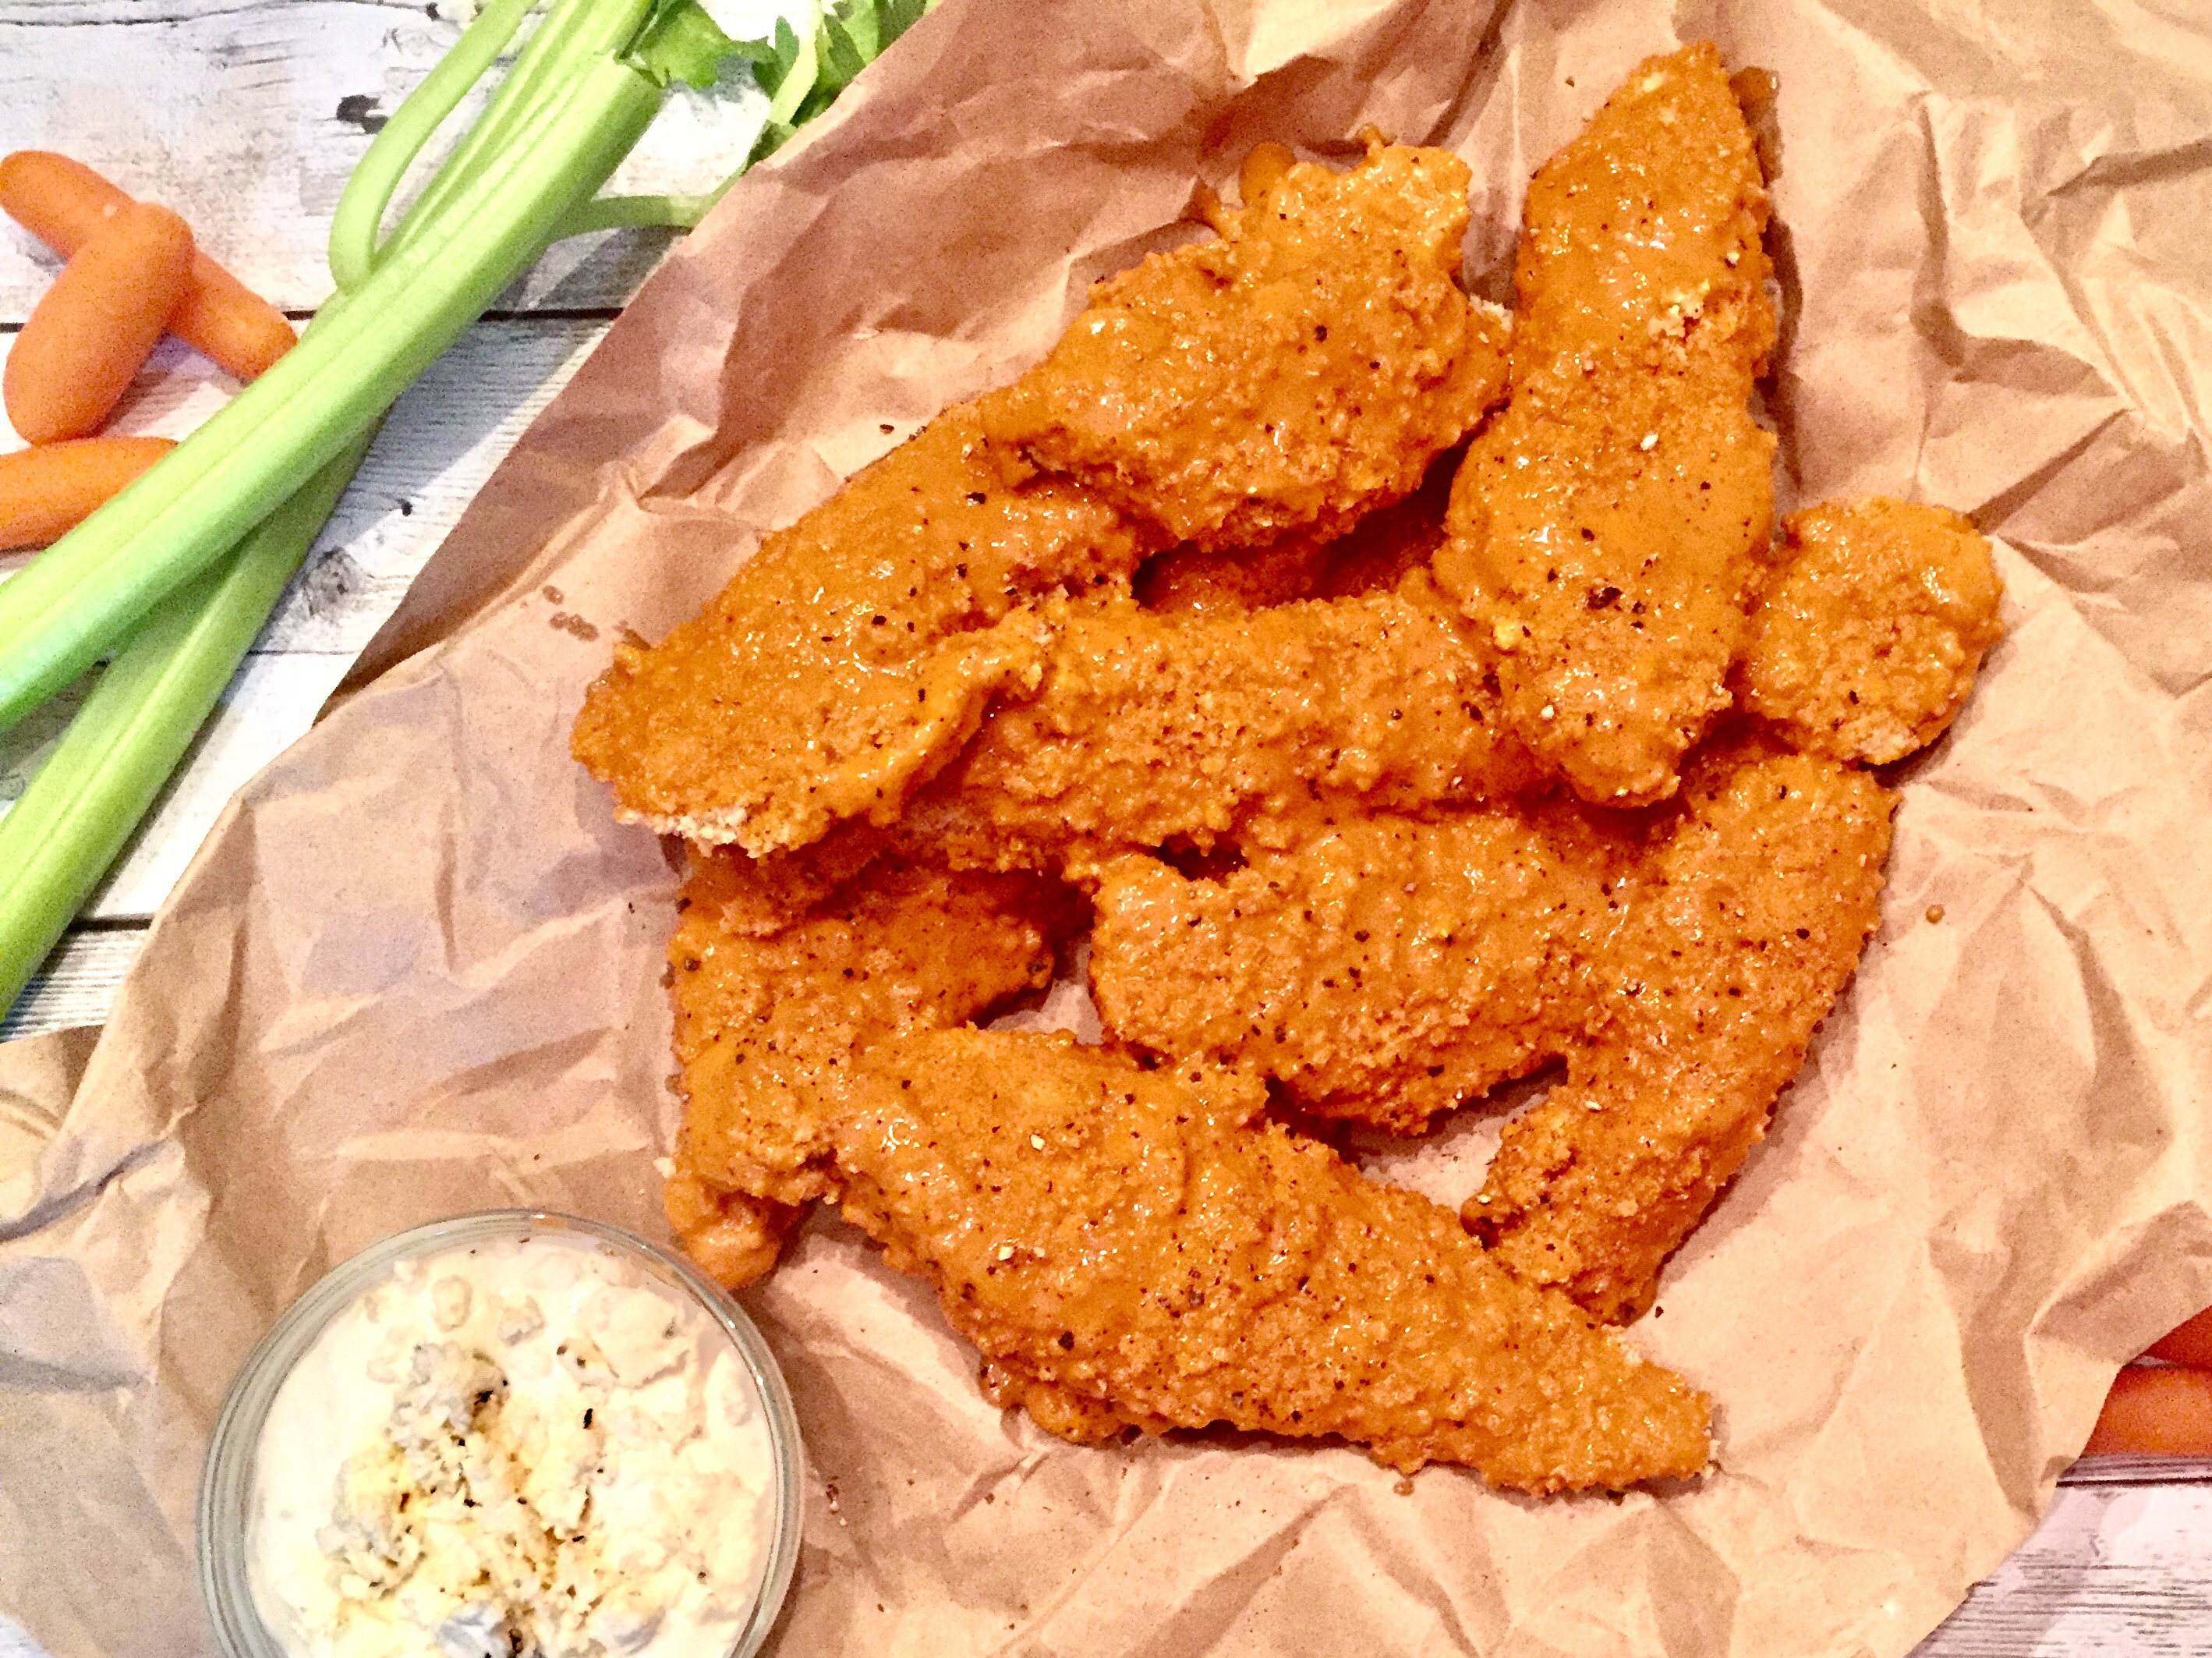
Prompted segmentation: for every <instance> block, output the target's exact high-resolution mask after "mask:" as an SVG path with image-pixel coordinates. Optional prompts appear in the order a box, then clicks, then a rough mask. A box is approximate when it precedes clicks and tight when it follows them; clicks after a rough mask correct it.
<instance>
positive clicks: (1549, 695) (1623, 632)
mask: <svg viewBox="0 0 2212 1658" xmlns="http://www.w3.org/2000/svg"><path fill="white" fill-rule="evenodd" d="M1766 205H1767V204H1766V192H1765V188H1764V186H1762V184H1761V182H1760V179H1759V162H1758V159H1757V157H1756V155H1754V153H1753V146H1752V140H1751V135H1750V134H1749V132H1748V131H1746V129H1745V126H1744V120H1743V113H1742V111H1741V109H1740V108H1739V107H1737V104H1736V101H1735V94H1733V93H1732V92H1731V91H1730V89H1729V81H1728V77H1727V76H1726V74H1725V73H1724V72H1723V69H1722V67H1721V63H1720V59H1719V57H1718V55H1717V53H1716V52H1714V50H1713V48H1712V46H1711V45H1710V44H1702V45H1699V46H1690V47H1686V48H1685V49H1684V50H1682V51H1680V52H1676V53H1674V55H1673V56H1672V57H1668V58H1651V59H1649V60H1647V61H1646V62H1645V63H1644V64H1641V65H1640V66H1638V69H1637V70H1636V71H1635V72H1634V73H1633V74H1632V75H1631V76H1629V79H1628V82H1627V84H1626V86H1624V87H1623V88H1621V89H1620V91H1619V92H1617V93H1615V94H1613V97H1612V98H1611V99H1610V100H1609V101H1607V103H1606V105H1605V107H1603V108H1602V109H1601V110H1600V111H1599V112H1598V113H1597V115H1596V117H1595V119H1593V120H1592V121H1591V122H1590V124H1589V127H1588V128H1587V129H1586V130H1585V131H1583V134H1582V136H1581V137H1577V139H1576V140H1575V141H1574V142H1573V143H1571V144H1569V145H1568V146H1567V147H1566V148H1565V149H1563V150H1561V151H1560V152H1559V154H1558V155H1555V156H1553V158H1552V159H1551V160H1550V161H1549V162H1546V163H1545V165H1544V167H1543V168H1542V169H1541V171H1540V172H1539V173H1538V174H1536V177H1535V179H1534V181H1533V182H1532V183H1531V184H1530V185H1529V186H1528V206H1527V214H1526V220H1525V224H1524V229H1523V231H1522V239H1521V248H1520V254H1519V258H1518V260H1517V263H1516V268H1515V272H1514V281H1515V287H1516V292H1517V294H1518V296H1519V301H1520V308H1519V311H1518V313H1517V314H1516V318H1515V322H1514V330H1513V352H1512V375H1511V389H1510V402H1509V403H1508V405H1507V406H1506V409H1505V411H1504V414H1503V415H1502V416H1500V417H1499V418H1498V419H1497V420H1496V421H1495V422H1493V423H1492V425H1491V427H1490V429H1489V430H1487V431H1486V432H1485V433H1484V434H1483V436H1481V437H1480V438H1479V439H1478V440H1477V441H1476V442H1475V445H1474V448H1473V450H1472V451H1471V452H1470V454H1469V455H1468V461H1467V464H1466V465H1465V466H1463V467H1462V469H1461V472H1460V477H1459V481H1458V484H1457V486H1456V487H1455V491H1454V495H1453V501H1452V532H1453V534H1452V540H1451V542H1450V544H1449V546H1447V547H1446V548H1445V550H1444V552H1443V553H1441V554H1439V555H1438V558H1437V575H1438V576H1439V578H1440V579H1441V580H1442V581H1443V583H1444V585H1445V586H1446V587H1447V588H1449V589H1450V590H1451V591H1453V592H1454V593H1455V594H1456V596H1457V597H1458V598H1459V599H1460V600H1461V601H1462V603H1463V604H1464V605H1465V606H1466V607H1467V611H1468V614H1469V615H1470V616H1472V617H1474V619H1476V620H1477V621H1478V622H1479V623H1480V625H1481V626H1482V627H1483V628H1484V629H1485V630H1486V631H1488V632H1490V633H1491V634H1492V636H1493V637H1495V639H1496V641H1497V643H1498V648H1499V649H1501V650H1502V651H1504V653H1505V658H1504V662H1503V663H1502V665H1501V666H1500V667H1499V669H1498V674H1499V678H1500V680H1502V681H1503V683H1504V689H1505V707H1506V711H1507V714H1508V716H1509V718H1510V722H1511V723H1512V727H1513V728H1514V729H1515V730H1516V732H1518V733H1519V734H1520V735H1521V736H1522V738H1523V739H1524V740H1525V741H1527V742H1528V744H1529V746H1530V747H1533V748H1534V750H1535V751H1536V753H1537V754H1538V755H1539V756H1540V757H1541V759H1543V760H1544V762H1545V763H1546V764H1547V765H1548V766H1550V767H1552V768H1553V769H1554V770H1555V771H1557V772H1558V773H1559V775H1560V776H1562V777H1565V779H1566V780H1567V781H1568V782H1569V783H1571V784H1572V785H1573V787H1574V789H1575V791H1576V792H1577V794H1579V795H1582V796H1583V798H1584V799H1585V800H1589V801H1591V802H1595V803H1598V804H1601V805H1603V804H1615V805H1632V804H1639V803H1645V802H1654V801H1659V800H1663V799H1665V798H1666V797H1667V796H1668V795H1671V794H1673V792H1674V789H1675V786H1676V766H1677V763H1678V762H1679V761H1680V758H1681V756H1682V755H1683V753H1685V752H1686V751H1687V750H1688V749H1689V747H1691V746H1692V744H1693V743H1695V742H1696V741H1697V740H1698V738H1699V735H1700V734H1701V733H1702V732H1703V731H1704V730H1705V727H1706V724H1707V723H1708V722H1709V721H1710V720H1711V718H1712V716H1714V715H1715V714H1716V713H1717V712H1718V711H1719V710H1721V709H1723V707H1725V706H1726V705H1727V703H1728V692H1727V688H1726V680H1727V675H1728V670H1729V663H1730V662H1731V661H1733V660H1734V659H1735V655H1737V653H1738V650H1739V649H1740V647H1741V643H1742V642H1743V638H1744V633H1745V627H1746V621H1745V618H1746V613H1747V611H1748V610H1749V608H1750V605H1751V601H1752V599H1753V594H1754V591H1755V588H1756V585H1757V582H1758V580H1759V575H1760V572H1761V569H1762V564H1761V558H1762V555H1763V554H1764V552H1765V546H1766V539H1767V528H1768V520H1769V516H1770V515H1771V510H1772V497H1773V490H1772V484H1771V479H1770V477H1769V470H1768V469H1769V464H1770V460H1771V456H1772V454H1773V448H1774V442H1773V439H1772V438H1771V437H1770V436H1768V435H1767V434H1766V433H1765V432H1764V431H1762V430H1760V429H1759V427H1758V426H1757V425H1756V424H1753V421H1752V419H1751V417H1750V415H1749V413H1748V412H1747V409H1746V404H1747V399H1749V397H1750V395H1751V390H1752V381H1753V378H1754V377H1755V376H1756V375H1758V374H1759V371H1760V369H1761V367H1762V365H1763V364H1764V363H1765V357H1766V353H1767V350H1768V349H1769V348H1770V347H1771V345H1772V344H1773V340H1774V317H1773V313H1772V310H1771V307H1770V306H1769V304H1768V302H1767V300H1766V297H1765V292H1764V289H1763V283H1765V277H1766V274H1767V262H1766V258H1765V253H1763V252H1762V251H1761V248H1760V244H1759V237H1760V234H1761V232H1762V231H1763V229H1765V223H1766Z"/></svg>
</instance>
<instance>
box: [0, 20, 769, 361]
mask: <svg viewBox="0 0 2212 1658" xmlns="http://www.w3.org/2000/svg"><path fill="white" fill-rule="evenodd" d="M708 9H709V10H711V11H713V12H714V14H715V15H716V16H717V17H718V19H720V21H721V22H722V24H723V26H724V27H725V28H726V29H728V30H730V31H731V32H732V33H733V34H738V35H758V34H762V33H763V32H764V31H765V30H766V29H767V28H768V27H770V26H771V24H772V22H773V20H774V18H775V14H776V8H775V7H774V6H773V5H769V4H764V3H762V0H726V3H724V0H716V3H714V4H713V5H710V6H709V8H708ZM456 11H457V7H456V5H455V3H454V0H435V4H428V5H424V4H401V3H398V0H246V3H240V0H158V3H149V0H0V145H4V148H5V149H58V150H62V151H64V153H66V154H69V155H75V156H76V157H78V158H79V159H81V160H83V161H86V162H91V163H93V164H94V165H96V166H97V167H99V168H100V170H101V171H103V172H105V173H106V174H108V176H109V177H111V178H112V179H113V180H115V181H116V182H117V183H118V184H119V185H121V186H123V187H124V188H125V189H126V190H129V191H131V192H132V193H133V194H137V195H143V196H148V197H151V198H155V199H156V200H159V201H161V202H164V203H167V204H168V205H169V206H171V207H173V208H175V209H176V210H177V211H179V213H181V214H183V215H184V216H185V218H186V219H187V220H189V221H190V222H191V225H192V228H193V230H194V232H195V233H196V234H197V236H198V238H199V240H200V241H201V243H202V244H203V245H204V247H206V248H207V250H208V251H209V252H210V253H213V254H214V255H215V256H216V258H217V259H221V260H222V261H223V262H224V263H225V264H227V265H229V266H230V268H231V269H232V270H233V271H236V272H237V274H238V275H239V276H240V277H241V278H242V279H243V280H244V281H245V282H246V284H247V285H248V286H249V287H251V288H252V289H253V290H255V291H257V292H258V293H260V294H262V295H263V296H265V297H267V298H268V299H269V300H270V301H271V302H273V303H275V304H276V305H277V306H279V307H280V308H283V309H284V310H287V311H307V310H311V309H313V308H314V307H315V306H317V305H319V304H320V303H321V302H323V300H324V299H325V298H326V297H327V296H329V294H330V290H331V281H330V272H329V270H328V268H327V266H326V265H325V259H324V247H325V239H326V238H327V236H328V235H329V230H330V216H331V209H332V208H333V207H334V206H335V205H336V204H337V198H338V192H339V191H340V190H341V189H342V188H343V186H344V184H345V181H346V179H347V177H348V175H349V174H351V172H352V171H353V168H354V165H355V163H356V162H359V161H360V159H361V157H362V155H363V153H365V152H366V151H367V149H368V143H369V138H370V137H371V135H372V132H373V131H374V129H375V128H377V127H378V126H380V125H381V124H382V121H383V119H384V118H385V117H386V116H388V115H389V114H390V113H391V112H392V110H393V109H394V108H395V107H398V102H399V100H400V99H401V98H403V97H404V96H405V95H406V94H407V93H408V91H409V90H410V89H411V88H413V87H414V86H415V84H416V82H418V81H420V80H421V79H422V76H423V75H424V74H426V73H427V72H428V70H429V68H430V66H431V65H432V64H435V62H436V61H437V59H438V58H439V57H440V56H441V54H442V53H443V52H444V51H445V49H446V48H447V46H451V45H452V44H453V41H454V40H455V39H456V38H457V37H458V36H459V33H460V25H459V22H458V21H454V15H455V13H456ZM474 107H476V104H475V102H474V101H471V102H465V103H464V104H463V105H462V107H461V109H460V110H459V111H458V112H456V119H459V118H460V117H462V116H464V115H465V114H466V113H469V112H470V111H471V110H472V109H473V108H474ZM766 108H767V101H766V100H765V99H764V98H763V97H762V96H761V94H760V92H759V90H758V88H756V87H755V86H754V85H753V84H752V80H751V72H750V70H749V69H748V68H746V67H745V66H744V65H743V64H738V65H737V66H736V67H735V68H734V69H732V70H730V71H729V72H727V73H726V74H725V76H723V80H722V83H721V84H720V85H719V86H717V87H715V88H712V89H711V90H709V91H707V92H694V91H692V90H690V88H677V89H676V90H675V91H674V92H672V93H671V95H670V99H669V103H668V106H667V107H666V108H665V109H664V110H663V112H662V113H661V118H660V119H659V120H658V121H657V122H655V124H654V125H653V130H652V131H650V132H649V133H647V135H646V137H645V139H644V141H643V142H642V143H640V144H639V145H638V147H637V149H635V151H633V152H632V153H631V155H629V158H628V159H627V160H626V161H625V162H623V166H622V168H621V170H620V171H619V172H618V173H617V174H616V175H615V178H614V180H613V183H612V186H611V188H612V189H614V190H616V191H618V192H660V191H678V192H697V191H703V190H707V189H710V188H712V187H713V186H714V185H715V184H717V183H718V182H720V180H722V179H724V178H726V177H727V176H728V174H730V173H731V172H732V170H733V169H734V168H737V167H738V165H739V164H741V163H742V162H743V161H744V157H745V154H746V152H747V151H748V150H749V149H750V148H751V147H752V142H753V137H754V135H755V134H756V133H757V132H758V131H759V130H760V122H761V117H762V115H763V113H764V112H765V110H766ZM668 241H669V237H668V235H667V234H666V233H663V232H653V233H647V234H643V235H612V234H610V235H599V236H586V237H579V238H577V239H576V240H574V241H571V242H567V243H563V244H562V245H561V246H560V247H556V249H554V251H553V252H552V253H551V254H550V255H549V256H548V257H547V259H545V260H544V262H543V263H542V264H541V265H539V266H538V269H537V270H535V271H532V272H531V274H530V275H529V276H528V277H526V278H525V279H524V280H523V281H522V282H521V283H518V284H517V286H516V289H515V290H514V291H513V292H512V293H510V294H509V295H508V296H507V297H506V298H505V299H504V300H503V301H502V302H501V306H502V308H509V309H513V308H562V309H568V310H575V309H583V308H603V307H607V306H618V305H620V304H621V303H622V302H623V301H624V300H626V299H627V298H628V297H629V295H630V294H631V293H632V292H633V291H634V290H635V288H636V286H637V284H638V283H639V282H641V280H643V278H644V277H645V275H646V273H647V271H650V270H651V269H652V268H653V263H654V262H655V260H656V259H658V258H659V253H660V252H661V251H662V250H663V249H664V248H665V247H666V246H667V243H668ZM53 269H54V261H53V259H52V255H50V254H48V253H46V252H45V251H44V250H43V249H40V247H38V246H37V244H36V243H34V242H33V241H32V240H31V239H30V238H29V237H28V236H26V235H22V234H21V232H20V231H17V230H15V229H14V228H13V227H10V228H9V231H8V233H7V234H6V235H5V236H4V237H0V321H20V320H21V318H22V317H23V316H24V314H27V312H28V310H29V308H30V307H31V305H32V303H33V301H34V300H35V299H36V298H37V296H38V295H39V294H40V291H42V290H44V289H45V287H46V283H47V282H48V281H49V280H50V279H51V278H52V273H53Z"/></svg>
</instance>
